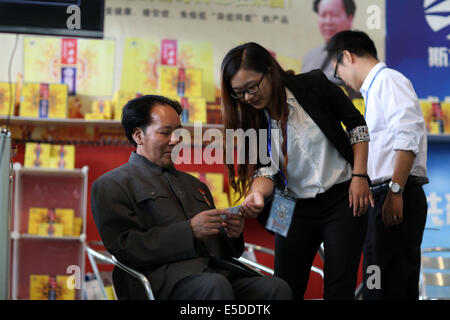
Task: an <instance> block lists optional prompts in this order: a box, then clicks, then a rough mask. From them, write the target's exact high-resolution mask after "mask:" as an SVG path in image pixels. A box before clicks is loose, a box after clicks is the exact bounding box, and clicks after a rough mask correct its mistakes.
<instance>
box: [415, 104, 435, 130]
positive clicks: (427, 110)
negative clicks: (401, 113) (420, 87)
mask: <svg viewBox="0 0 450 320" xmlns="http://www.w3.org/2000/svg"><path fill="white" fill-rule="evenodd" d="M419 103H420V108H421V109H422V113H423V118H424V120H425V125H426V127H427V131H428V132H431V121H432V120H433V103H432V101H431V100H420V101H419ZM438 131H439V130H438Z"/></svg>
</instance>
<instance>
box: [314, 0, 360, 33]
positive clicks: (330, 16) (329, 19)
mask: <svg viewBox="0 0 450 320" xmlns="http://www.w3.org/2000/svg"><path fill="white" fill-rule="evenodd" d="M317 13H318V16H319V29H320V33H322V36H323V38H324V39H325V41H326V42H329V41H330V39H331V38H332V37H333V36H334V35H335V34H336V33H338V32H341V31H344V30H350V29H351V28H352V24H353V15H347V12H346V11H345V8H344V4H343V0H322V1H320V3H319V6H318V12H317Z"/></svg>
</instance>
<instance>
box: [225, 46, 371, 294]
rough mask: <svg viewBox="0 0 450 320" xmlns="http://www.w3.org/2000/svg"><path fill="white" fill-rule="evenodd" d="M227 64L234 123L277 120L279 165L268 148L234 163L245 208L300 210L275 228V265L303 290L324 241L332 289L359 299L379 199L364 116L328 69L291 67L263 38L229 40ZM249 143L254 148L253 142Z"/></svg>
mask: <svg viewBox="0 0 450 320" xmlns="http://www.w3.org/2000/svg"><path fill="white" fill-rule="evenodd" d="M221 72H222V73H221V82H222V104H223V118H224V126H225V129H243V130H244V132H245V130H247V129H256V130H257V131H258V129H269V130H268V134H267V139H268V141H270V142H271V143H270V142H269V143H267V144H265V145H267V146H271V148H270V149H269V148H268V149H269V150H268V154H269V155H270V156H271V163H272V164H271V165H270V164H268V165H267V166H262V165H261V161H260V160H261V159H259V158H258V163H257V164H251V163H249V161H248V157H247V159H246V162H245V163H243V164H228V165H227V166H228V170H229V178H230V181H231V182H232V183H231V184H232V187H233V188H235V189H236V190H237V191H238V192H239V194H240V195H242V196H245V199H244V202H243V204H242V207H241V213H242V214H243V215H244V216H245V217H257V218H258V220H259V221H260V222H261V223H263V224H264V225H266V220H267V219H268V217H269V221H270V220H272V222H273V221H274V220H273V219H271V218H274V217H276V215H277V208H278V209H279V208H281V207H283V210H287V211H288V212H285V211H283V212H284V214H283V217H286V216H287V215H289V214H292V220H291V222H290V224H289V223H286V225H285V227H286V226H287V229H286V232H287V234H284V235H282V234H283V232H279V233H276V236H275V274H276V275H277V276H279V277H281V278H283V279H285V280H286V281H287V282H288V283H289V284H290V286H291V288H292V290H293V292H294V296H295V298H296V299H302V298H303V295H304V293H305V290H306V285H307V282H308V278H309V273H310V268H311V265H312V262H313V259H314V257H315V255H316V253H317V250H318V248H319V246H320V244H321V243H322V242H323V243H324V248H325V265H324V298H325V299H353V298H354V292H355V287H356V280H357V272H358V266H359V262H360V257H361V250H362V245H363V242H364V237H365V234H366V227H367V217H366V216H365V212H366V210H367V208H368V206H369V205H372V206H373V200H372V196H371V193H370V190H369V183H370V182H369V181H370V180H369V179H368V177H367V173H366V170H367V167H366V166H367V154H368V141H369V136H368V131H367V127H366V123H365V121H364V118H363V117H362V116H361V114H360V113H359V111H358V110H357V109H356V108H355V107H354V106H353V104H352V103H351V102H350V100H349V99H348V98H347V97H346V95H345V94H344V93H343V91H342V90H341V89H340V88H339V87H337V86H336V85H334V84H333V83H332V82H330V81H329V80H328V79H327V78H326V76H325V75H324V74H323V73H322V72H321V71H319V70H314V71H311V72H309V73H305V74H300V75H294V74H293V73H291V72H286V71H284V70H283V69H282V68H281V67H280V65H279V64H278V63H277V61H276V60H275V59H274V57H273V56H272V55H271V54H270V52H269V51H267V50H266V49H265V48H263V47H262V46H260V45H258V44H256V43H247V44H243V45H240V46H238V47H235V48H233V49H232V50H230V51H229V52H228V53H227V55H226V56H225V58H224V60H223V62H222V68H221ZM341 122H342V123H343V124H344V125H345V126H346V130H347V132H348V133H347V132H345V130H344V129H343V127H342V125H341ZM272 129H275V130H276V129H279V130H280V131H278V132H281V134H279V135H278V136H279V141H273V139H274V138H275V139H276V135H275V134H274V135H273V136H272V134H270V133H271V132H272ZM274 132H275V131H274ZM277 142H278V143H277ZM277 145H278V146H281V148H277ZM245 148H246V150H245V152H246V154H247V156H248V155H249V153H251V150H250V149H249V146H248V144H246V146H245ZM280 149H281V151H280ZM277 151H278V152H277ZM277 153H278V155H277ZM277 163H279V164H280V165H279V166H277V165H276V164H277ZM235 166H236V167H237V168H236V167H235ZM274 168H275V170H274ZM235 169H237V170H236V171H237V177H236V180H235ZM271 201H272V205H270V202H271ZM289 207H291V208H292V210H291V211H290V212H289V209H286V208H289ZM271 209H272V210H271ZM280 210H281V209H280ZM277 221H278V220H277ZM278 222H280V221H278ZM285 222H286V221H285V220H283V221H281V223H282V224H283V223H285ZM271 226H272V227H270V228H272V229H271V230H277V229H276V228H275V229H274V228H273V224H271Z"/></svg>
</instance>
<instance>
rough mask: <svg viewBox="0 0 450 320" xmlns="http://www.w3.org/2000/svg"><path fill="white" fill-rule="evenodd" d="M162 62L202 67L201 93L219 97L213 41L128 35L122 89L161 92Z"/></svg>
mask: <svg viewBox="0 0 450 320" xmlns="http://www.w3.org/2000/svg"><path fill="white" fill-rule="evenodd" d="M168 47H169V49H168ZM162 65H166V66H173V67H183V68H186V69H197V70H198V71H201V75H202V84H201V87H202V91H203V92H202V94H201V96H202V97H204V98H206V100H207V101H210V102H212V101H215V89H214V88H215V87H214V66H213V47H212V44H211V43H210V42H205V41H184V40H183V41H182V40H175V39H147V38H127V39H126V40H125V47H124V55H123V63H122V79H121V86H120V87H121V90H122V91H127V92H140V93H143V94H157V93H160V92H159V87H160V85H159V82H158V80H159V76H160V75H159V72H160V66H162ZM163 70H164V69H163ZM196 96H198V93H196Z"/></svg>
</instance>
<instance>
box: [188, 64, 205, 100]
mask: <svg viewBox="0 0 450 320" xmlns="http://www.w3.org/2000/svg"><path fill="white" fill-rule="evenodd" d="M186 78H187V83H186V94H185V95H186V97H191V98H192V97H202V96H203V72H202V70H201V69H186ZM205 103H206V102H205Z"/></svg>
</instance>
